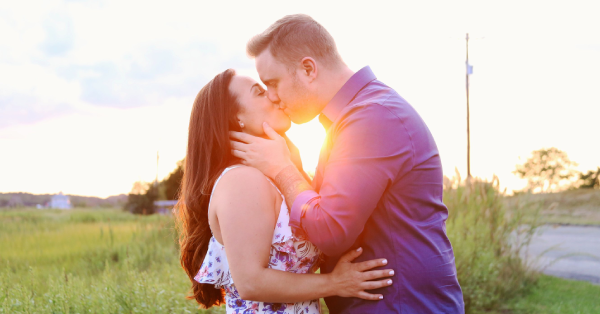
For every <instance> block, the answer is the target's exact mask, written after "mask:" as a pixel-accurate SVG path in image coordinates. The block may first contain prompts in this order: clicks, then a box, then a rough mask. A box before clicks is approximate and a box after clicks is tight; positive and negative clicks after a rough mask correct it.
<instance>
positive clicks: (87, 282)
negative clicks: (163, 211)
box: [0, 209, 224, 313]
mask: <svg viewBox="0 0 600 314" xmlns="http://www.w3.org/2000/svg"><path fill="white" fill-rule="evenodd" d="M178 256H179V253H178V249H177V244H176V242H175V232H174V225H173V222H172V219H171V217H165V216H159V215H153V216H134V215H131V214H129V213H124V212H122V211H120V210H71V211H59V210H36V209H24V210H15V211H0V265H1V266H0V269H1V270H2V271H1V272H0V313H224V311H222V310H220V309H215V310H211V311H200V310H197V306H196V305H195V304H194V303H193V302H191V301H187V300H185V298H184V296H185V295H186V292H187V290H188V287H189V281H188V278H187V276H186V275H185V273H184V272H183V270H182V269H181V267H180V266H179V260H178Z"/></svg>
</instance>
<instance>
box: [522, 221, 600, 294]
mask: <svg viewBox="0 0 600 314" xmlns="http://www.w3.org/2000/svg"><path fill="white" fill-rule="evenodd" d="M539 231H540V232H541V233H539V232H538V233H537V234H536V236H535V237H534V238H533V239H532V241H531V244H530V246H529V252H528V254H529V256H530V258H533V261H535V263H536V264H537V265H539V266H540V267H542V269H543V272H544V273H545V274H548V275H552V276H557V277H563V278H568V279H575V280H586V281H589V282H592V283H594V284H600V227H596V226H593V227H592V226H590V227H585V226H551V225H547V226H543V227H541V228H540V230H539Z"/></svg>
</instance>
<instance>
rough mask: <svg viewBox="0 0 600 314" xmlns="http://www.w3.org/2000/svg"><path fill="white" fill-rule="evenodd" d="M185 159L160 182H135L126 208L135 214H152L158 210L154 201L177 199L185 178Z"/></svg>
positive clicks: (128, 196)
mask: <svg viewBox="0 0 600 314" xmlns="http://www.w3.org/2000/svg"><path fill="white" fill-rule="evenodd" d="M183 163H184V161H183V160H180V161H179V162H177V167H176V168H175V170H173V171H172V172H171V173H170V174H169V175H168V176H167V177H166V178H164V179H163V180H162V181H160V182H141V181H138V182H135V183H134V184H133V188H132V189H131V192H130V193H129V194H128V195H127V203H125V206H124V208H123V209H124V210H126V211H129V212H132V213H134V214H143V215H150V214H154V213H155V212H156V208H155V207H154V201H158V200H177V198H178V196H179V187H180V185H181V180H182V179H183Z"/></svg>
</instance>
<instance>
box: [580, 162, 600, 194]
mask: <svg viewBox="0 0 600 314" xmlns="http://www.w3.org/2000/svg"><path fill="white" fill-rule="evenodd" d="M579 181H580V183H581V184H580V185H579V188H580V189H600V167H598V169H596V170H589V171H588V172H587V173H586V174H584V173H580V174H579Z"/></svg>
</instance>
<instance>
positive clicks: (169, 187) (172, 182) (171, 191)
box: [160, 159, 185, 200]
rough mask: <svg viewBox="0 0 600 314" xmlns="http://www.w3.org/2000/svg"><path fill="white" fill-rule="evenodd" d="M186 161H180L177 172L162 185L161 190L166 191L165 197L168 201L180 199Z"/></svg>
mask: <svg viewBox="0 0 600 314" xmlns="http://www.w3.org/2000/svg"><path fill="white" fill-rule="evenodd" d="M184 161H185V159H183V160H180V161H178V162H177V167H176V168H175V170H173V172H171V173H170V174H169V176H168V177H167V178H166V179H164V180H163V181H162V182H161V183H160V185H161V189H162V190H163V191H164V196H165V197H166V199H167V200H176V199H178V197H179V188H180V186H181V180H183V163H184Z"/></svg>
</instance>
